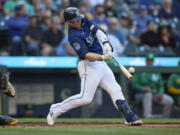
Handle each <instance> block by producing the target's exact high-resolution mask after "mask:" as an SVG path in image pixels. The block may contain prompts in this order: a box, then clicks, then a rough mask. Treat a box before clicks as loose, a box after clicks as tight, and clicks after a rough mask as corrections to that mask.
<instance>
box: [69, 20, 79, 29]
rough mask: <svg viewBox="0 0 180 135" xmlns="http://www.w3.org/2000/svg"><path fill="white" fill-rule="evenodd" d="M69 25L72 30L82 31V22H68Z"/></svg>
mask: <svg viewBox="0 0 180 135" xmlns="http://www.w3.org/2000/svg"><path fill="white" fill-rule="evenodd" d="M67 23H68V25H69V26H70V27H72V28H75V29H80V28H81V20H78V21H76V22H71V21H67Z"/></svg>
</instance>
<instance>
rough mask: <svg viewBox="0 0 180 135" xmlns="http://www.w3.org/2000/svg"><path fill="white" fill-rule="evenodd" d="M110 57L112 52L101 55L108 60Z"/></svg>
mask: <svg viewBox="0 0 180 135" xmlns="http://www.w3.org/2000/svg"><path fill="white" fill-rule="evenodd" d="M112 57H113V54H112V52H111V53H109V54H105V55H102V56H101V58H102V60H110V59H112Z"/></svg>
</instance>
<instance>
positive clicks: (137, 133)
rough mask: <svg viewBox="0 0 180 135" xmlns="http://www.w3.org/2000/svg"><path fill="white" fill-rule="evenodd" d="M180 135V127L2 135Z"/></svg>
mask: <svg viewBox="0 0 180 135" xmlns="http://www.w3.org/2000/svg"><path fill="white" fill-rule="evenodd" d="M155 134H156V135H179V134H180V129H171V128H168V129H162V128H161V129H153V128H134V127H129V128H128V127H126V128H100V127H98V128H25V129H22V128H15V129H13V128H9V129H8V128H4V129H0V135H155Z"/></svg>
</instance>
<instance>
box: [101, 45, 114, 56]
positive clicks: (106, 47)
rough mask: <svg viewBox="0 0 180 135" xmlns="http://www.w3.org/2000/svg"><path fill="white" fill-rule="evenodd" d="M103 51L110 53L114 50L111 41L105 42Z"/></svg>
mask: <svg viewBox="0 0 180 135" xmlns="http://www.w3.org/2000/svg"><path fill="white" fill-rule="evenodd" d="M103 52H104V54H110V53H112V52H113V49H112V46H111V45H110V43H108V42H107V43H105V44H104V48H103Z"/></svg>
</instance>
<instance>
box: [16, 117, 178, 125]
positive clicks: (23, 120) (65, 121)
mask: <svg viewBox="0 0 180 135" xmlns="http://www.w3.org/2000/svg"><path fill="white" fill-rule="evenodd" d="M142 120H143V122H144V123H150V124H156V123H159V124H161V123H164V124H169V123H173V124H180V119H142ZM18 121H19V122H18V123H21V124H23V123H24V124H28V123H34V124H42V123H46V119H44V118H32V119H29V118H21V119H18ZM56 123H62V124H68V123H69V124H71V123H74V124H81V123H83V124H88V123H97V124H102V123H107V124H109V123H113V124H118V123H124V119H119V118H114V119H110V118H106V119H103V118H102V119H89V118H88V119H87V118H86V119H85V118H84V119H83V118H81V119H79V118H73V119H62V118H59V119H57V120H56Z"/></svg>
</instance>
